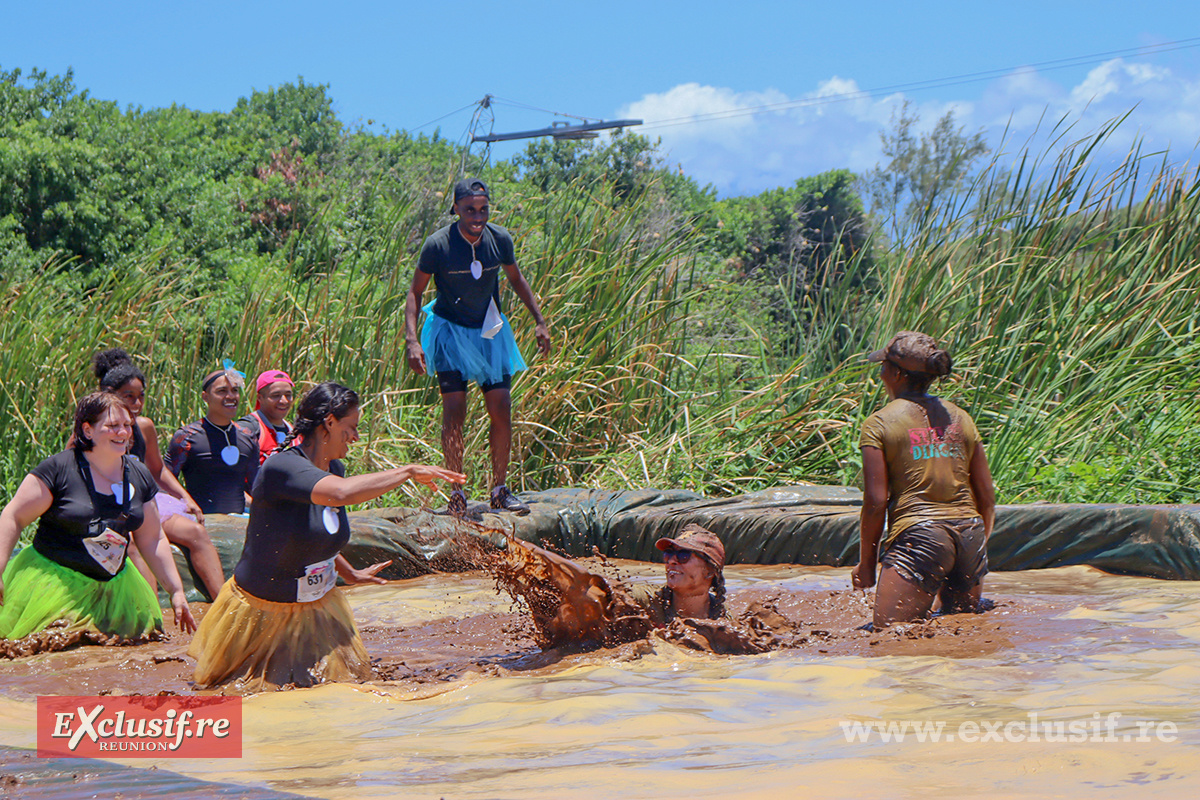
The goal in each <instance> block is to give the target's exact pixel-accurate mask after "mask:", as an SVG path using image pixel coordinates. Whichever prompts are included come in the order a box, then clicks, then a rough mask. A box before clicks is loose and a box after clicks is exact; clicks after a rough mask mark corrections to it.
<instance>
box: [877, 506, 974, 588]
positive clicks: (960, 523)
mask: <svg viewBox="0 0 1200 800" xmlns="http://www.w3.org/2000/svg"><path fill="white" fill-rule="evenodd" d="M880 563H882V564H883V566H885V567H891V568H892V569H894V570H896V572H898V573H899V574H900V577H902V578H905V579H907V580H910V581H912V582H913V583H915V584H917V585H918V586H920V587H921V588H922V589H923V590H925V591H926V592H928V593H929V594H937V593H938V592H940V591H941V590H942V588H943V587H944V588H946V589H949V590H950V591H951V592H956V593H961V592H968V591H970V590H971V589H974V588H975V587H976V586H977V585H978V584H979V582H980V581H982V580H983V576H984V575H987V573H988V562H987V540H986V539H985V538H984V535H983V520H982V519H980V518H979V517H973V518H970V519H944V520H926V521H925V522H918V523H917V524H916V525H911V526H909V527H907V528H905V529H904V530H903V531H901V532H900V533H899V535H897V536H896V538H895V539H894V540H892V541H891V542H890V543H889V544H888V545H887V551H886V552H885V553H884V554H883V558H882V559H881V562H880Z"/></svg>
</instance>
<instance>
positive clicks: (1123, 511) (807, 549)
mask: <svg viewBox="0 0 1200 800" xmlns="http://www.w3.org/2000/svg"><path fill="white" fill-rule="evenodd" d="M525 499H526V500H527V501H529V503H530V506H531V508H532V513H530V515H529V516H527V517H515V516H512V515H508V514H501V515H496V514H490V513H489V514H483V516H482V524H483V525H484V526H486V527H493V528H496V529H499V530H502V531H505V532H506V533H511V534H515V535H516V536H519V537H520V538H522V539H526V540H528V541H531V542H536V543H539V544H542V545H545V546H548V547H552V548H554V549H556V550H559V551H561V552H564V553H566V554H568V555H573V556H583V555H591V554H592V552H593V548H595V549H596V550H598V551H599V552H600V553H603V554H604V555H606V556H611V557H614V558H628V559H634V560H640V561H655V560H659V559H658V552H657V550H656V549H655V547H654V542H655V541H657V540H658V538H659V537H662V536H671V535H673V534H675V533H676V532H678V531H679V529H680V528H682V527H683V526H684V525H686V524H687V523H689V522H694V523H697V524H699V525H702V526H704V527H705V528H708V529H709V530H711V531H714V532H715V533H717V534H718V535H719V536H720V537H721V539H722V540H723V541H724V542H725V549H726V554H727V558H728V561H729V563H731V564H808V565H826V566H850V565H853V564H855V563H857V561H858V512H859V508H860V506H861V504H862V494H861V493H860V492H859V491H858V490H857V489H852V488H848V487H842V486H785V487H780V488H777V489H769V490H766V491H762V492H755V493H753V494H747V495H741V496H739V497H730V498H723V499H712V498H705V497H701V496H700V495H697V494H694V493H692V492H686V491H680V490H669V489H662V490H660V489H636V490H632V491H625V492H614V491H602V490H597V489H554V490H550V491H546V492H534V493H530V494H527V495H525ZM480 508H482V506H480ZM351 520H352V526H353V529H354V533H353V536H352V537H351V540H350V544H349V545H348V546H347V547H346V549H345V550H344V551H343V553H344V554H345V556H346V558H348V559H349V560H350V562H351V563H352V564H354V565H355V566H366V565H368V564H372V563H375V562H378V561H385V560H387V559H393V562H394V563H393V564H392V566H390V567H388V568H387V569H386V570H384V571H383V572H382V573H381V574H382V575H383V576H384V577H386V578H392V579H394V578H407V577H413V576H416V575H423V574H426V573H428V572H430V571H433V570H455V569H461V568H464V566H465V564H464V562H463V561H462V559H461V553H460V552H458V551H457V549H456V548H455V546H454V545H453V542H452V541H450V539H449V538H448V537H449V536H451V535H453V534H454V533H459V532H463V531H464V530H470V531H473V532H475V529H474V528H472V527H464V526H462V525H460V524H459V523H457V522H456V521H455V520H453V519H452V518H450V517H447V516H445V515H439V514H434V513H431V512H429V511H422V510H414V509H406V508H389V509H377V510H374V511H364V512H356V513H353V514H351ZM245 523H246V520H245V518H244V517H222V516H216V515H213V516H210V517H209V518H208V522H207V525H208V530H209V534H210V535H211V536H212V538H213V541H214V542H215V543H216V544H217V549H218V551H219V552H220V554H221V563H222V565H223V567H224V569H225V574H226V576H227V577H228V575H229V574H230V573H231V572H232V570H233V566H234V564H235V563H237V559H238V557H239V556H240V555H241V550H242V539H243V537H244V535H245V533H244V532H245ZM496 541H497V542H498V541H499V539H498V538H497V539H496ZM988 559H989V562H990V564H991V568H992V569H994V570H1024V569H1043V568H1046V567H1061V566H1069V565H1073V564H1090V565H1091V566H1094V567H1098V568H1100V569H1103V570H1106V571H1109V572H1116V573H1124V574H1130V575H1146V576H1149V577H1154V578H1171V579H1182V580H1198V579H1200V506H1195V505H1189V506H1117V505H1042V504H1033V505H1021V506H1000V507H999V508H998V509H997V511H996V530H995V531H994V533H993V535H992V539H991V541H990V542H989V545H988ZM180 565H181V568H182V567H183V562H182V560H180ZM183 571H186V570H183ZM185 580H186V577H185Z"/></svg>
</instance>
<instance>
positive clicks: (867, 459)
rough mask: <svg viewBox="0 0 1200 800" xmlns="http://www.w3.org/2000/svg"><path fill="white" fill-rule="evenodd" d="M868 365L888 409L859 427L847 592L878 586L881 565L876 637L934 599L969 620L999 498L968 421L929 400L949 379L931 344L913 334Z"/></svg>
mask: <svg viewBox="0 0 1200 800" xmlns="http://www.w3.org/2000/svg"><path fill="white" fill-rule="evenodd" d="M867 360H868V361H870V362H877V363H879V365H880V366H879V374H880V377H881V379H882V381H883V385H884V388H885V389H886V390H887V394H888V398H889V399H890V402H889V403H888V404H887V405H886V406H884V407H883V408H882V409H880V410H879V411H876V412H875V413H874V414H872V415H871V416H870V417H868V418H867V421H866V422H864V423H863V428H862V435H861V438H860V446H861V448H862V459H863V484H864V486H863V507H862V514H861V519H860V537H861V538H860V544H859V550H860V556H859V562H858V566H856V567H855V568H854V572H853V574H852V577H851V579H852V582H853V585H854V587H855V588H857V589H868V588H870V587H872V586H874V585H875V572H876V568H877V566H878V564H879V563H882V567H883V568H882V570H881V572H880V575H879V587H878V588H877V589H876V591H875V613H874V625H875V627H876V628H879V627H883V626H886V625H890V624H892V623H896V622H912V621H915V620H919V619H924V618H925V617H927V616H928V615H929V612H930V610H931V608H932V607H933V602H934V600H935V599H940V601H941V607H942V609H943V610H944V611H947V612H955V611H966V610H974V609H975V608H977V606H978V604H979V598H980V592H981V591H982V589H983V577H984V575H986V574H987V571H988V565H987V542H988V537H989V536H991V533H992V525H993V521H994V518H995V509H996V490H995V487H994V486H993V484H992V474H991V472H990V470H989V469H988V462H987V456H986V455H985V454H984V450H983V442H982V441H980V438H979V432H978V430H976V428H975V422H974V420H972V419H971V416H970V415H969V414H968V413H967V412H966V411H963V410H962V409H961V408H959V407H958V406H956V405H955V404H954V403H951V402H950V401H948V400H944V399H942V398H940V397H935V396H933V395H931V394H929V393H928V389H929V385H930V383H931V382H932V381H933V380H934V379H935V378H939V377H943V376H945V375H949V374H950V370H951V368H952V367H953V362H952V360H951V358H950V355H949V353H947V352H946V351H945V350H942V349H940V348H939V347H938V345H937V342H936V341H934V339H933V338H931V337H930V336H927V335H925V334H923V333H916V332H913V331H901V332H900V333H897V334H896V335H895V336H894V337H892V340H891V341H889V342H888V343H887V345H886V346H885V347H883V348H882V349H880V350H876V351H875V352H873V353H871V354H869V355H868V356H867ZM885 515H886V519H887V523H888V530H887V536H886V538H884V537H883V529H884V519H885ZM881 538H883V544H882V548H881V547H880V539H881ZM880 549H882V550H883V557H882V560H880V559H879V551H880Z"/></svg>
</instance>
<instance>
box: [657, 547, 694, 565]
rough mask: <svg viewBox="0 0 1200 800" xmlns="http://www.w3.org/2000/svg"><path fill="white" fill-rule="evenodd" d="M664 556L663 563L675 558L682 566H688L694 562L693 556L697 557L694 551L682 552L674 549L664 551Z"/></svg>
mask: <svg viewBox="0 0 1200 800" xmlns="http://www.w3.org/2000/svg"><path fill="white" fill-rule="evenodd" d="M662 554H663V561H666V560H668V559H672V558H673V559H675V561H676V562H678V563H680V564H686V563H688V562H689V561H691V560H692V556H693V555H695V552H694V551H692V550H680V549H679V548H672V549H670V550H663V551H662Z"/></svg>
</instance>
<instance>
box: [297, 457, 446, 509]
mask: <svg viewBox="0 0 1200 800" xmlns="http://www.w3.org/2000/svg"><path fill="white" fill-rule="evenodd" d="M408 480H413V481H416V482H417V483H420V484H423V485H425V486H429V487H431V488H432V487H433V486H434V485H435V481H439V480H440V481H446V482H448V483H466V481H467V476H466V475H463V474H462V473H461V472H451V471H450V470H448V469H442V468H441V467H429V466H425V465H423V464H408V465H406V466H403V467H396V468H395V469H385V470H383V471H382V472H370V473H367V474H366V475H355V476H354V477H352V478H339V477H338V476H337V475H326V476H325V477H324V478H321V480H319V481H317V485H316V486H314V487H313V489H312V498H311V499H312V502H313V503H315V504H317V505H319V506H350V505H354V504H355V503H365V502H366V501H368V500H374V499H375V498H376V497H379V496H380V495H381V494H386V493H388V492H390V491H391V490H392V489H395V488H396V487H397V486H399V485H400V484H402V483H404V482H405V481H408Z"/></svg>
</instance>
